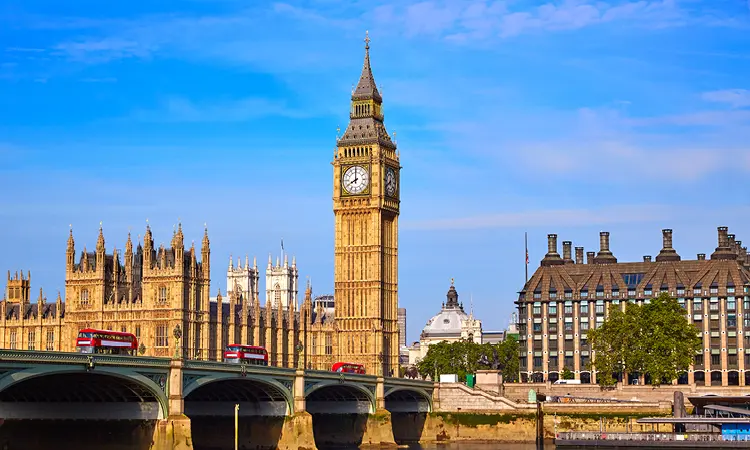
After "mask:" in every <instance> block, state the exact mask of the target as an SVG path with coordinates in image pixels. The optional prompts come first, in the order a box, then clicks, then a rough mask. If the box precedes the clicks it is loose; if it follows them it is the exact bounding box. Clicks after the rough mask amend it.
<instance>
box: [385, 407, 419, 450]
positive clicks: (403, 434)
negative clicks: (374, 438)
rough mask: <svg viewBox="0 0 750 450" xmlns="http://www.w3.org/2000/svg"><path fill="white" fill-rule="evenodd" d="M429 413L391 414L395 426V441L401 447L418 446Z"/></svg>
mask: <svg viewBox="0 0 750 450" xmlns="http://www.w3.org/2000/svg"><path fill="white" fill-rule="evenodd" d="M426 421H427V413H424V412H422V413H418V412H406V413H391V423H392V424H393V439H394V440H395V441H396V443H397V444H399V445H404V444H407V445H409V446H410V447H411V445H412V444H417V443H418V442H419V441H420V439H422V432H423V431H424V424H425V422H426Z"/></svg>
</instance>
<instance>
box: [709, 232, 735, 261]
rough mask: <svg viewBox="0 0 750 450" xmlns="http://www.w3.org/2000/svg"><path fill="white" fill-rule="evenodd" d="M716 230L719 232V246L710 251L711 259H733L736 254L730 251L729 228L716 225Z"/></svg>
mask: <svg viewBox="0 0 750 450" xmlns="http://www.w3.org/2000/svg"><path fill="white" fill-rule="evenodd" d="M717 230H718V232H719V246H718V247H716V250H715V251H714V252H713V253H711V259H719V260H722V259H723V260H729V259H735V258H736V256H735V254H734V252H733V251H732V248H731V247H730V246H729V235H728V232H729V228H727V227H718V228H717Z"/></svg>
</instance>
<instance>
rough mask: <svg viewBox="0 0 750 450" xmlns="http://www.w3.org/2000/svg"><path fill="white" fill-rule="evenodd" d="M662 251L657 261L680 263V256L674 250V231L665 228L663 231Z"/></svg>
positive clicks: (657, 256)
mask: <svg viewBox="0 0 750 450" xmlns="http://www.w3.org/2000/svg"><path fill="white" fill-rule="evenodd" d="M661 240H662V249H661V251H660V252H659V254H658V255H656V261H658V262H662V261H679V260H680V259H681V258H680V255H678V254H677V252H676V251H675V249H674V248H672V230H670V229H669V228H665V229H663V230H661Z"/></svg>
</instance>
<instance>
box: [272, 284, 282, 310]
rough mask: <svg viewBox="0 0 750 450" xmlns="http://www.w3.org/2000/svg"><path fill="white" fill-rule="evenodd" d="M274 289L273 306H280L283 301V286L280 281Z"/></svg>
mask: <svg viewBox="0 0 750 450" xmlns="http://www.w3.org/2000/svg"><path fill="white" fill-rule="evenodd" d="M273 290H274V294H273V306H276V307H278V305H279V303H281V286H280V285H279V283H276V286H274V287H273Z"/></svg>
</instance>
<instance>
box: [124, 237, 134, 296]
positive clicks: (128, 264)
mask: <svg viewBox="0 0 750 450" xmlns="http://www.w3.org/2000/svg"><path fill="white" fill-rule="evenodd" d="M125 279H126V280H127V282H128V283H132V282H133V241H132V240H131V239H130V231H128V240H127V242H125Z"/></svg>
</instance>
